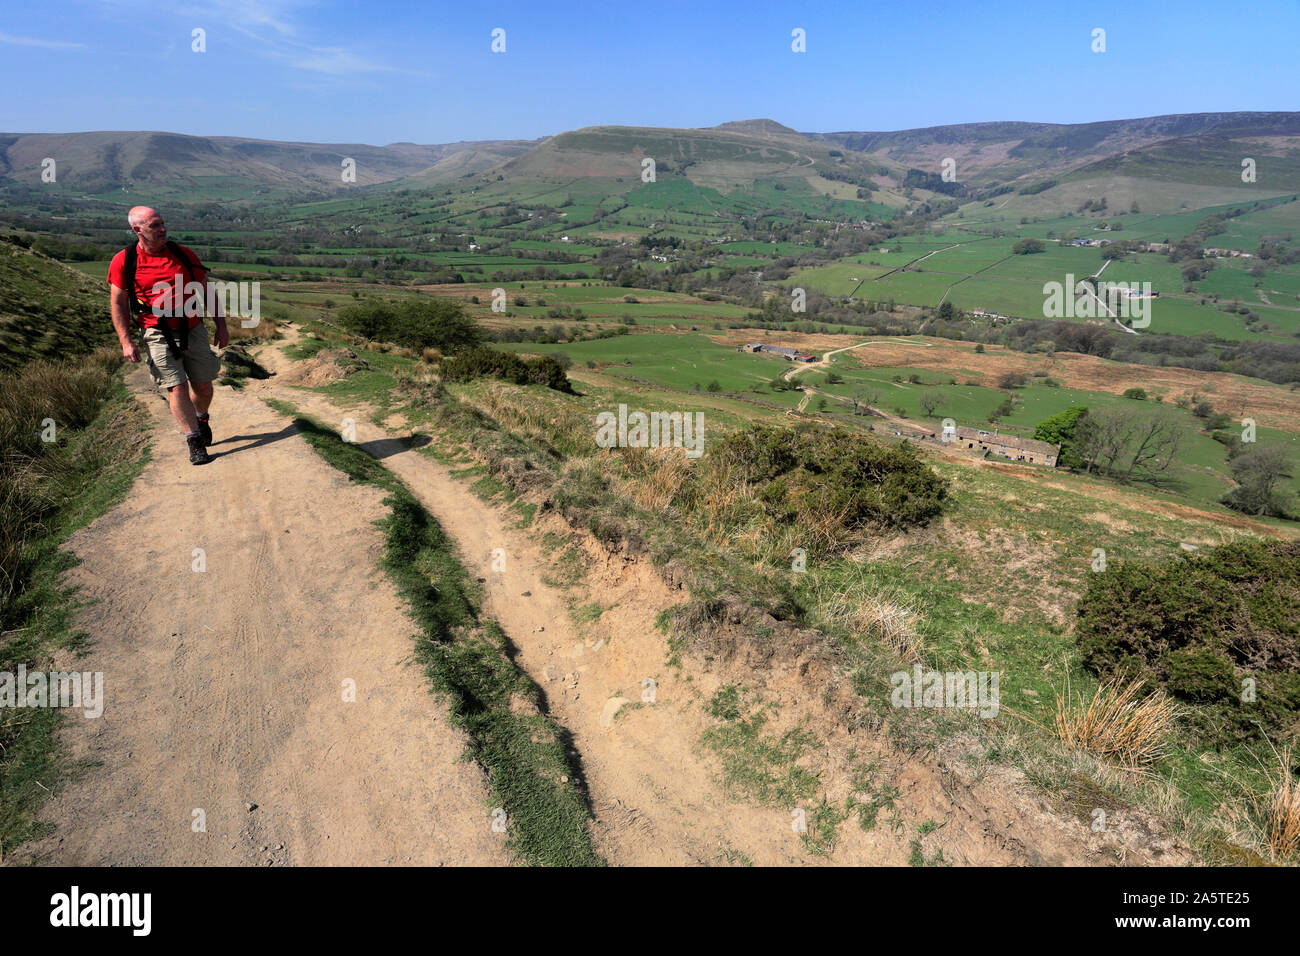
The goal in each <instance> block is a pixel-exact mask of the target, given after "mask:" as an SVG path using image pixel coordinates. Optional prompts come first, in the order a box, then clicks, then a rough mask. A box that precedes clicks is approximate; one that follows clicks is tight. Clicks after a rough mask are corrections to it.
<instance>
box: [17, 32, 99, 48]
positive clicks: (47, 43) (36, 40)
mask: <svg viewBox="0 0 1300 956" xmlns="http://www.w3.org/2000/svg"><path fill="white" fill-rule="evenodd" d="M0 43H12V44H13V45H14V46H36V47H41V48H42V49H46V50H79V49H84V48H85V46H86V44H84V43H69V42H68V41H66V40H42V39H41V38H40V37H16V36H13V35H12V34H9V33H0Z"/></svg>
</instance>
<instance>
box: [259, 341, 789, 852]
mask: <svg viewBox="0 0 1300 956" xmlns="http://www.w3.org/2000/svg"><path fill="white" fill-rule="evenodd" d="M287 334H288V340H287V342H285V343H284V344H289V343H291V342H293V341H295V340H296V332H295V331H294V330H292V329H289V330H287ZM258 359H259V361H260V362H261V363H262V364H263V365H264V366H265V367H266V368H268V369H271V370H276V371H282V370H284V369H286V368H288V367H289V366H290V365H291V364H292V363H290V362H289V361H288V360H287V359H285V358H284V356H283V354H282V352H281V351H280V348H279V347H275V346H272V347H268V348H264V349H263V350H262V351H261V352H260V353H259V356H258ZM252 387H253V388H254V389H256V390H257V391H258V392H260V393H261V394H265V395H267V396H268V397H270V396H274V397H277V398H281V399H283V400H285V401H288V402H291V403H293V404H294V405H295V406H296V407H297V408H299V409H300V410H302V411H303V412H306V413H307V414H309V415H311V416H313V417H315V418H317V419H318V420H320V421H321V422H322V423H324V424H326V425H329V426H331V427H333V428H336V429H338V428H340V427H341V425H342V421H343V419H344V418H345V417H346V418H351V419H352V420H353V421H354V422H355V427H356V440H357V442H358V444H359V445H361V446H362V447H364V448H366V450H367V451H369V452H370V453H371V454H377V455H379V456H383V461H384V465H385V466H386V467H388V468H390V469H391V470H392V471H393V472H394V473H395V474H396V475H398V477H400V478H401V479H402V480H403V481H404V482H406V484H407V485H408V486H409V487H410V488H411V490H412V491H413V492H414V493H415V494H416V496H417V497H418V498H419V499H420V501H421V502H422V503H423V504H424V506H425V507H426V508H428V509H429V511H430V512H431V513H432V514H433V515H434V517H435V518H437V519H438V522H439V524H441V525H442V527H443V529H444V530H446V531H447V533H448V534H450V535H451V536H452V537H453V538H454V539H455V540H456V541H457V542H458V543H459V545H460V549H461V561H462V563H463V564H464V565H465V567H466V569H467V570H468V571H469V573H470V574H471V575H472V576H474V577H477V578H480V579H482V580H483V581H484V583H485V589H486V600H485V612H486V613H487V615H488V616H490V617H492V618H493V619H495V620H496V621H497V622H498V623H499V624H500V625H501V626H502V628H503V629H504V630H505V632H506V634H507V635H509V637H510V639H511V640H512V641H513V643H514V644H515V645H516V646H517V647H518V650H519V655H518V658H517V662H518V663H519V665H520V666H521V667H523V669H524V670H525V671H527V672H528V674H529V675H530V676H531V677H532V678H533V679H534V680H535V681H536V682H537V683H538V685H539V686H540V687H541V688H542V691H543V694H544V695H545V698H546V705H547V709H548V712H549V713H550V714H551V715H552V716H553V717H554V718H555V719H556V720H557V721H558V722H559V723H560V725H561V726H563V727H564V728H565V729H567V730H568V731H569V732H570V733H571V734H572V735H573V740H574V745H575V747H576V748H577V750H578V752H579V754H580V755H581V761H582V765H583V768H584V771H585V778H586V781H587V784H588V786H589V788H590V791H591V796H592V802H593V804H594V809H595V814H596V825H595V832H596V835H597V844H598V847H599V849H600V852H601V853H602V854H603V855H605V857H606V858H607V859H609V860H610V862H612V863H618V864H632V865H682V864H701V863H717V862H719V861H720V860H722V859H723V857H724V854H725V853H727V852H728V851H731V850H736V851H739V852H742V853H744V854H745V855H746V856H748V857H749V858H750V859H752V860H753V861H754V862H755V863H758V864H760V865H761V864H781V863H795V862H807V861H808V858H809V854H807V853H806V851H805V850H804V848H803V844H802V842H801V840H800V838H799V836H798V835H797V834H795V833H794V832H793V831H792V830H791V827H790V814H789V810H788V809H784V808H763V807H753V806H750V805H747V804H743V803H738V802H735V801H731V800H728V799H726V798H725V797H724V796H723V795H722V794H720V793H719V791H718V787H717V785H716V773H715V768H714V767H713V765H712V764H711V763H710V762H709V760H708V759H707V757H705V756H704V755H701V754H699V753H698V752H697V748H698V741H699V738H700V734H701V733H702V732H703V729H704V724H703V719H702V717H701V716H700V714H699V709H698V707H696V706H695V695H694V694H693V693H691V692H689V691H688V690H687V688H685V687H683V686H682V681H681V680H680V679H679V678H678V677H677V676H676V674H675V672H673V671H672V670H671V669H669V668H668V667H667V666H666V665H665V661H666V659H667V657H668V647H667V642H666V639H665V638H664V636H663V635H662V634H661V633H660V632H659V630H658V629H657V628H656V626H655V617H656V616H657V614H658V613H659V611H661V610H662V609H663V608H665V607H667V606H669V605H670V604H673V603H676V602H677V601H679V600H681V597H680V596H673V595H671V594H670V593H668V592H667V591H666V589H665V587H664V585H663V583H662V582H661V581H659V580H658V579H657V577H655V576H654V575H653V573H652V572H649V571H648V570H647V569H642V568H639V567H634V566H631V565H625V564H623V563H622V562H619V561H616V560H610V559H609V558H608V556H606V555H601V554H594V553H593V554H592V557H593V559H594V560H595V562H596V563H597V567H596V570H595V571H594V572H593V573H594V576H595V578H596V579H597V581H598V582H599V588H598V593H595V594H593V596H592V597H593V599H594V600H595V601H597V602H598V603H599V604H601V605H602V606H603V607H605V608H607V610H606V611H605V613H604V614H602V616H601V618H600V620H599V621H598V622H596V623H595V624H592V625H587V626H579V625H578V624H577V623H576V622H575V621H574V619H573V617H572V615H571V614H570V608H569V602H570V595H569V594H568V593H567V592H566V591H564V590H561V589H559V588H556V587H553V586H551V585H549V584H547V583H546V581H545V580H543V578H544V576H545V575H546V573H547V570H548V569H549V567H550V561H549V559H548V557H547V555H546V554H544V553H543V552H542V550H541V548H539V547H538V545H537V544H535V543H534V542H533V541H532V540H531V539H530V538H529V536H528V535H526V534H524V533H522V532H520V531H519V530H517V529H516V528H514V527H513V524H512V522H513V521H514V520H515V519H514V518H513V517H512V516H510V515H502V514H501V513H500V512H498V510H497V509H496V508H495V507H493V506H492V505H490V504H488V503H485V502H484V501H482V500H481V499H479V498H478V497H476V496H475V495H474V494H472V493H471V492H470V490H469V489H468V487H467V485H466V484H465V483H463V482H462V481H460V480H458V479H456V478H454V477H452V475H451V473H450V469H449V468H447V467H446V466H444V465H442V464H440V463H438V462H437V461H435V460H434V459H432V458H430V457H429V456H427V455H422V454H409V453H408V454H394V455H392V456H391V457H387V456H388V453H389V451H390V450H392V451H397V450H399V449H403V448H405V446H404V445H403V444H402V443H401V442H400V441H398V440H396V439H394V438H393V437H392V435H391V433H390V432H389V431H386V430H384V429H381V428H379V427H378V426H376V425H374V424H373V423H372V422H371V421H370V414H369V412H368V410H367V411H365V412H361V411H358V410H356V409H352V410H344V409H342V408H339V407H338V406H336V405H334V404H333V403H331V402H330V401H329V400H328V399H326V398H325V397H324V396H322V395H320V394H319V393H314V392H309V391H306V390H303V389H299V388H293V387H286V386H285V385H283V384H281V383H280V382H278V381H277V379H276V378H274V377H273V378H271V379H269V380H267V381H264V382H260V383H255V384H254V385H253V386H252ZM281 421H285V420H284V419H281ZM497 548H501V549H503V550H504V551H505V567H506V570H505V571H504V572H500V571H495V570H493V555H492V552H493V550H494V549H497ZM647 679H650V680H652V681H654V685H655V686H654V702H653V703H651V702H647V701H644V700H643V691H644V690H645V685H644V682H645V681H646V680H647ZM705 684H706V689H707V681H706V682H705ZM620 701H621V703H620Z"/></svg>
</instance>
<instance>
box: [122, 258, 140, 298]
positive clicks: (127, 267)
mask: <svg viewBox="0 0 1300 956" xmlns="http://www.w3.org/2000/svg"><path fill="white" fill-rule="evenodd" d="M122 252H123V253H124V254H125V258H124V259H123V260H122V271H123V278H124V281H125V282H126V301H127V303H128V304H129V305H130V308H131V314H132V315H139V313H140V300H139V298H137V297H136V294H135V262H136V244H135V243H134V242H133V243H131V244H130V245H129V246H127V247H126V248H125V249H123V250H122Z"/></svg>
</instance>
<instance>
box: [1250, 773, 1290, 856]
mask: <svg viewBox="0 0 1300 956" xmlns="http://www.w3.org/2000/svg"><path fill="white" fill-rule="evenodd" d="M1293 757H1294V754H1293V753H1292V750H1291V748H1290V747H1283V748H1282V750H1281V752H1277V766H1276V767H1275V768H1274V769H1273V774H1272V777H1271V779H1270V781H1269V784H1270V786H1269V791H1268V793H1267V794H1265V795H1264V796H1263V797H1257V798H1256V811H1257V812H1258V813H1259V816H1260V817H1261V818H1262V819H1263V821H1264V840H1265V842H1266V844H1267V846H1268V852H1269V855H1270V856H1271V857H1272V858H1273V859H1274V860H1285V859H1289V858H1290V857H1291V856H1293V855H1294V854H1295V852H1296V850H1297V849H1300V782H1297V780H1296V777H1295V774H1293V773H1292V772H1291V764H1292V761H1293Z"/></svg>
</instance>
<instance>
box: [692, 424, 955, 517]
mask: <svg viewBox="0 0 1300 956" xmlns="http://www.w3.org/2000/svg"><path fill="white" fill-rule="evenodd" d="M711 457H713V458H714V460H715V462H716V460H717V459H723V460H725V461H726V463H727V464H728V466H729V467H730V469H731V473H732V475H733V476H734V477H735V478H737V479H739V480H743V481H746V482H749V483H751V484H754V485H762V486H763V487H762V489H761V490H760V491H759V493H758V497H759V500H761V501H762V502H763V505H764V507H765V509H766V510H767V512H768V514H769V515H771V516H773V517H775V518H777V519H779V520H780V521H782V522H787V523H797V522H801V521H807V522H810V523H811V522H818V523H820V522H824V521H825V520H826V519H827V518H828V517H833V518H834V520H835V522H836V523H837V524H838V525H840V526H841V527H843V528H845V529H848V530H857V529H861V528H865V527H868V526H870V527H878V528H891V529H892V528H906V527H909V526H912V525H918V524H924V523H925V522H927V521H929V520H930V519H931V518H933V517H935V516H936V515H938V514H939V513H940V511H941V510H942V507H943V501H944V499H945V498H946V497H947V494H948V483H947V481H945V480H944V479H943V478H941V477H939V475H937V474H936V473H935V472H934V471H933V470H932V469H931V468H930V467H929V466H928V465H926V464H925V463H924V462H923V461H921V459H920V458H919V457H917V454H916V452H915V451H914V450H913V449H912V448H911V447H910V446H907V445H901V444H900V445H882V444H879V443H877V442H875V441H872V440H871V439H868V438H865V437H863V436H861V435H855V434H852V433H850V432H846V431H841V430H805V431H794V430H792V429H783V428H773V427H768V426H757V427H754V428H751V429H749V430H747V431H742V432H737V433H735V434H732V435H729V436H728V437H727V438H725V439H724V440H723V441H722V442H721V443H720V444H719V445H718V446H717V448H716V450H714V451H713V452H712V455H711Z"/></svg>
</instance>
